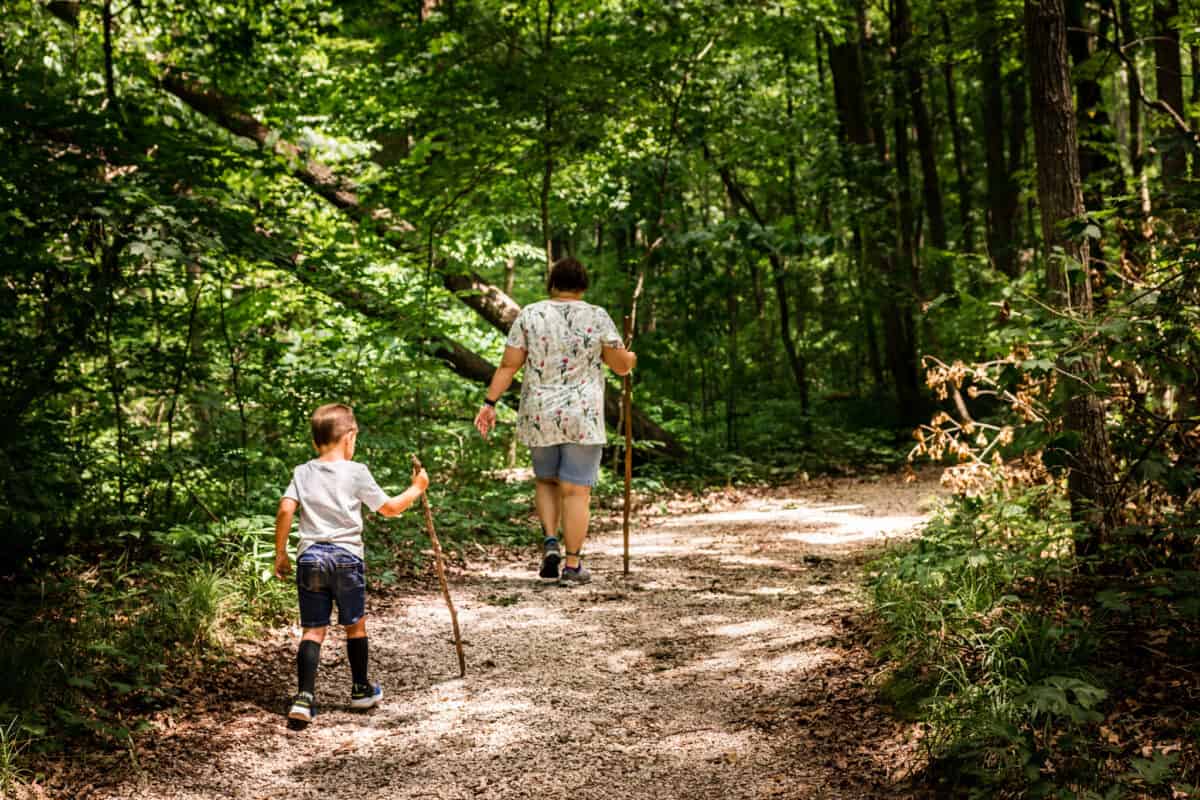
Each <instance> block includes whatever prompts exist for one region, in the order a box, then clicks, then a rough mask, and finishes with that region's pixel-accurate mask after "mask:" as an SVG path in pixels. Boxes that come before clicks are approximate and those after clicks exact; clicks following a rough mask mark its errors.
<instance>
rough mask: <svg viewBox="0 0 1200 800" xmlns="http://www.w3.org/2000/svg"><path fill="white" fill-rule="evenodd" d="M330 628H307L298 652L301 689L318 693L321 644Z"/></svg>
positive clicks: (298, 675)
mask: <svg viewBox="0 0 1200 800" xmlns="http://www.w3.org/2000/svg"><path fill="white" fill-rule="evenodd" d="M327 630H329V629H328V628H326V627H324V626H322V627H320V628H305V629H304V635H303V636H302V637H301V638H300V649H299V650H298V651H297V652H296V676H297V678H298V682H299V685H300V691H302V692H308V693H309V694H316V686H317V667H318V666H319V665H320V664H321V644H322V643H323V642H324V641H325V632H326V631H327Z"/></svg>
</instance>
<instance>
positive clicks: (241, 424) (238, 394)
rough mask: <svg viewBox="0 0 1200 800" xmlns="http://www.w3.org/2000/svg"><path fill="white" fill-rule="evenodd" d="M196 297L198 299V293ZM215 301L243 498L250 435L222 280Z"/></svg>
mask: <svg viewBox="0 0 1200 800" xmlns="http://www.w3.org/2000/svg"><path fill="white" fill-rule="evenodd" d="M196 296H197V297H199V292H198V291H197V294H196ZM217 301H218V302H219V303H220V312H221V336H222V338H224V339H225V352H226V354H227V357H228V359H229V383H230V388H232V389H233V399H234V402H236V403H237V410H238V432H239V434H240V435H239V439H240V442H241V446H242V453H241V461H242V496H243V497H245V496H247V495H249V494H250V460H249V458H248V455H247V454H248V453H249V448H250V441H249V437H250V434H249V430H248V425H247V422H246V398H245V396H244V395H243V394H242V381H241V364H240V362H239V360H238V355H237V349H236V348H235V347H234V346H233V337H232V336H230V335H229V323H228V321H227V320H226V319H225V283H224V280H222V281H221V283H220V284H219V285H218V286H217Z"/></svg>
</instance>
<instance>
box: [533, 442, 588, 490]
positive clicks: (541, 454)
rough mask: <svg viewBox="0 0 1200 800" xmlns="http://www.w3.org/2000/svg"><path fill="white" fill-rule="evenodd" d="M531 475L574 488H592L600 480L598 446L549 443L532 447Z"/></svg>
mask: <svg viewBox="0 0 1200 800" xmlns="http://www.w3.org/2000/svg"><path fill="white" fill-rule="evenodd" d="M529 453H530V455H532V456H533V474H534V475H536V476H537V477H539V478H541V479H543V480H550V479H558V480H560V481H566V482H567V483H574V484H576V485H577V486H595V485H596V480H597V479H598V478H599V477H600V458H601V457H602V456H603V454H604V445H601V444H552V445H550V446H549V447H531V448H529Z"/></svg>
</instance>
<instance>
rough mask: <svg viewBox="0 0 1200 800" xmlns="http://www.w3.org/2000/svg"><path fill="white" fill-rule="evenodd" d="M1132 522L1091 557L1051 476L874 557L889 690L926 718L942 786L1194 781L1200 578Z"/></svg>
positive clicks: (1091, 789)
mask: <svg viewBox="0 0 1200 800" xmlns="http://www.w3.org/2000/svg"><path fill="white" fill-rule="evenodd" d="M1178 522H1179V525H1184V524H1186V522H1185V521H1178ZM1175 530H1176V534H1178V532H1179V531H1180V530H1185V529H1184V528H1176V529H1175ZM1123 534H1124V537H1125V538H1124V541H1125V542H1126V543H1127V544H1126V545H1125V546H1124V547H1123V548H1120V549H1118V548H1110V550H1109V551H1107V552H1105V553H1102V554H1101V556H1100V557H1098V558H1095V559H1089V560H1088V561H1087V562H1083V563H1081V562H1080V561H1079V560H1078V559H1077V558H1076V556H1075V547H1074V538H1073V526H1072V524H1071V523H1070V521H1069V514H1068V509H1067V506H1066V502H1065V500H1064V499H1063V498H1062V496H1061V493H1060V492H1059V491H1058V489H1057V488H1056V487H1042V488H1037V489H1032V490H1025V491H1021V492H1003V491H994V492H993V493H991V494H988V495H986V496H983V497H979V498H959V499H957V500H955V501H954V502H952V503H951V504H949V505H948V506H946V507H945V508H944V509H942V510H941V512H939V514H938V515H936V516H935V518H934V519H933V521H932V522H931V523H930V524H929V526H928V527H927V528H926V529H925V530H924V531H923V534H922V536H921V537H920V538H919V539H917V540H915V541H914V542H912V543H911V544H910V545H907V546H905V547H902V548H899V549H897V550H895V551H893V552H891V553H889V554H887V555H886V556H884V557H883V558H882V559H880V560H879V561H877V562H876V563H875V564H873V566H872V570H871V578H870V582H869V591H870V595H871V599H872V602H873V610H874V614H875V617H876V620H877V623H878V645H879V655H880V656H881V657H882V658H883V659H884V662H885V663H886V664H887V665H888V666H889V670H888V672H887V673H886V674H887V678H886V680H885V682H884V684H883V686H882V694H883V696H884V697H885V698H886V699H887V700H889V701H890V702H891V703H892V704H894V706H895V708H896V709H897V711H898V713H900V714H901V715H902V716H907V717H909V718H911V719H914V720H917V721H919V722H920V723H922V724H921V728H922V732H923V738H922V744H923V746H924V747H925V749H926V751H927V755H928V756H929V758H930V767H929V770H928V773H927V777H928V778H929V780H930V782H931V783H932V784H934V785H936V787H937V788H938V790H939V791H941V792H945V793H948V794H949V795H950V796H964V797H973V798H974V797H978V798H985V797H989V798H990V797H1057V798H1105V799H1106V800H1107V799H1108V798H1122V797H1124V798H1132V797H1163V798H1176V797H1191V796H1196V795H1195V794H1194V792H1195V791H1196V789H1195V785H1196V784H1197V783H1198V782H1200V774H1198V768H1197V742H1198V734H1200V707H1198V706H1197V705H1196V703H1195V702H1194V693H1195V692H1196V691H1197V689H1200V683H1198V682H1197V680H1196V678H1197V676H1196V674H1195V673H1194V672H1193V671H1192V670H1193V669H1194V665H1195V664H1196V662H1197V656H1200V647H1198V646H1197V641H1196V636H1195V633H1196V631H1197V612H1198V611H1200V583H1198V582H1197V580H1196V577H1197V575H1196V572H1195V571H1194V568H1193V567H1189V566H1188V565H1184V564H1179V563H1175V564H1163V563H1154V560H1153V558H1151V557H1148V556H1147V554H1146V553H1147V548H1146V546H1145V541H1144V539H1143V538H1142V537H1143V535H1144V534H1145V532H1144V531H1137V530H1136V529H1127V530H1125V531H1123ZM1191 535H1193V536H1194V535H1195V534H1194V530H1193V532H1192V534H1191ZM1174 538H1175V540H1176V541H1177V540H1178V538H1179V537H1178V535H1176V536H1175V537H1174ZM1102 563H1103V564H1107V565H1109V567H1108V568H1107V569H1101V567H1100V564H1102ZM1113 564H1120V565H1121V566H1120V567H1118V568H1113V567H1112V565H1113Z"/></svg>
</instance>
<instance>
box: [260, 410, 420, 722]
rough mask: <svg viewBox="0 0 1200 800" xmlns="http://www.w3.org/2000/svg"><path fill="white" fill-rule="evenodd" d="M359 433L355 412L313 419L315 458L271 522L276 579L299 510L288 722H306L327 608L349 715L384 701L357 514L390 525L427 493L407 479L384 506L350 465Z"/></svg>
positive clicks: (287, 566)
mask: <svg viewBox="0 0 1200 800" xmlns="http://www.w3.org/2000/svg"><path fill="white" fill-rule="evenodd" d="M357 437H358V425H357V424H356V423H355V421H354V412H353V411H352V410H351V409H350V407H349V406H344V405H342V404H341V403H330V404H329V405H324V406H321V407H320V408H318V409H317V410H316V411H314V412H313V415H312V440H313V446H315V447H316V449H317V457H316V458H314V459H313V460H312V461H309V462H308V463H306V464H301V465H300V466H298V467H296V469H295V471H293V473H292V482H291V483H290V484H289V485H288V488H287V491H286V492H284V495H283V498H282V499H281V500H280V501H279V511H278V513H277V514H276V515H275V575H276V577H278V578H286V576H287V575H288V573H290V572H291V571H292V565H291V562H290V561H288V555H287V542H288V535H289V534H290V533H291V529H292V517H293V515H295V513H296V509H297V508H299V509H300V544H299V546H298V547H297V548H296V586H297V588H298V589H299V593H300V625H301V627H302V628H304V636H303V638H302V639H301V640H300V651H299V652H298V653H297V654H296V669H297V672H298V673H299V677H300V689H299V692H298V693H297V694H296V698H295V699H294V700H293V701H292V707H291V710H290V711H288V718H289V719H293V720H296V721H297V722H301V723H308V722H311V721H312V718H313V715H314V713H315V711H314V701H313V695H314V690H315V685H316V679H317V665H318V664H319V663H320V660H321V643H322V642H324V641H325V631H326V629H327V628H328V627H329V618H330V615H331V613H332V611H333V603H334V601H336V602H337V606H338V624H339V625H342V626H344V627H345V629H346V650H347V652H348V654H349V656H350V672H351V675H352V679H353V686H352V688H351V691H350V705H351V707H352V708H358V709H367V708H372V707H374V706H375V705H376V704H378V703H379V701H380V700H381V699H382V698H383V687H381V686H380V685H379V684H371V683H370V682H368V680H367V620H366V582H365V578H364V570H363V542H362V527H363V523H362V511H361V506H362V505H363V504H364V503H365V504H366V506H367V508H369V509H371V510H372V511H376V512H378V513H380V514H383V515H384V516H385V517H394V516H397V515H398V514H401V513H402V512H404V510H405V509H407V508H408V507H409V506H411V505H412V504H413V502H414V501H416V499H417V498H419V497H420V496H421V494H422V492H424V491H425V489H427V488H428V487H429V475H428V474H426V472H425V470H421V471H420V472H419V473H414V474H413V482H412V486H410V487H409V488H408V489H406V490H405V491H404V493H403V494H399V495H397V496H396V497H392V498H389V497H388V496H387V494H386V493H384V491H383V490H382V489H380V488H379V484H377V483H376V482H375V479H374V478H372V477H371V472H370V470H368V469H367V467H366V465H364V464H359V463H356V462H355V461H354V460H353V459H354V444H355V441H356V439H357Z"/></svg>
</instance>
